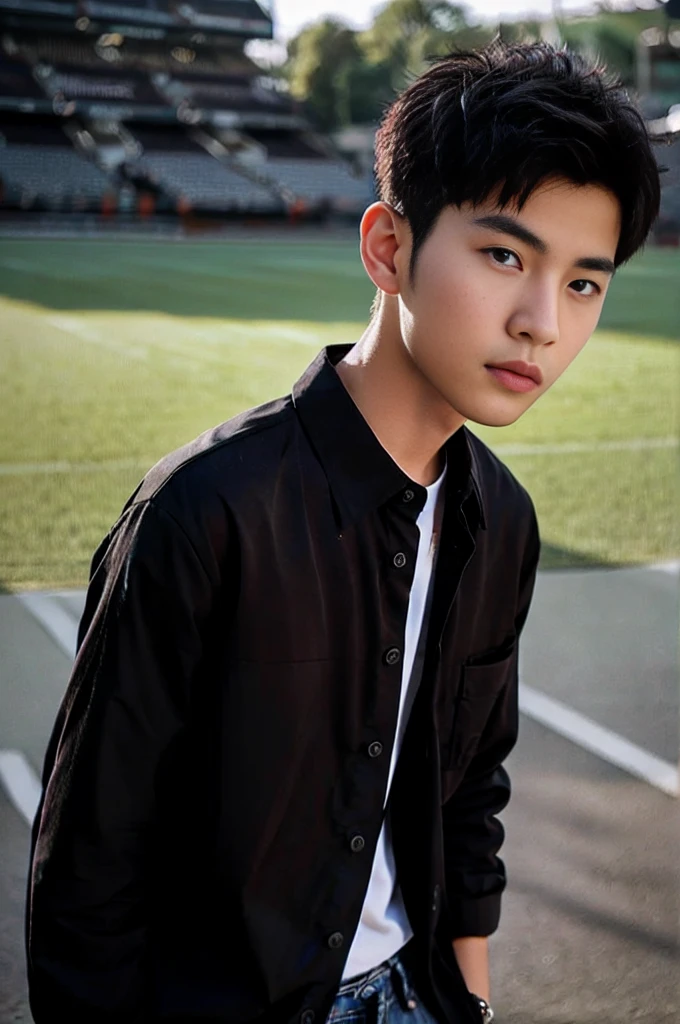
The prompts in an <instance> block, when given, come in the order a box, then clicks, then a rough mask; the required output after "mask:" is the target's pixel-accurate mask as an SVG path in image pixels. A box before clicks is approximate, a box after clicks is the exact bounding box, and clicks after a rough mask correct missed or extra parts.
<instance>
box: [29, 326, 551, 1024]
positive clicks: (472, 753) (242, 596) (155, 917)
mask: <svg viewBox="0 0 680 1024" xmlns="http://www.w3.org/2000/svg"><path fill="white" fill-rule="evenodd" d="M347 350H348V347H347V346H335V347H332V348H330V349H328V350H326V351H324V352H322V353H321V354H320V355H319V356H318V358H317V359H316V360H315V361H314V362H313V364H312V365H311V366H310V367H309V369H308V370H307V371H306V372H305V374H304V375H303V377H302V378H301V380H300V381H299V382H298V383H297V384H296V386H295V388H294V389H293V393H292V395H289V396H288V397H286V398H283V399H280V400H277V401H274V402H271V403H269V404H267V405H264V406H261V407H259V408H257V409H254V410H251V411H249V412H246V413H244V414H242V415H240V416H238V417H236V418H235V419H232V420H230V421H228V422H227V423H224V424H222V425H220V426H218V427H216V428H214V429H212V430H209V431H207V432H206V433H204V434H202V435H201V436H200V437H198V438H197V439H196V440H195V441H194V442H192V443H191V444H189V445H187V446H186V447H184V448H181V449H179V450H178V451H176V452H174V453H172V454H170V455H168V456H167V457H165V458H164V459H162V460H161V461H160V462H159V463H158V464H157V465H156V466H154V467H153V468H152V469H151V470H150V471H149V472H148V473H147V475H146V476H145V478H144V480H143V481H142V482H141V484H140V485H139V487H138V488H137V489H136V491H135V492H134V494H132V495H131V497H130V498H129V499H128V501H127V503H126V505H125V507H124V509H123V511H122V513H121V515H120V517H119V519H118V520H117V522H116V523H115V524H114V526H113V527H112V529H111V530H110V532H109V534H108V535H107V536H106V538H105V539H104V540H103V541H102V543H101V545H100V546H99V548H98V549H97V551H96V552H95V555H94V558H93V560H92V566H91V574H90V583H89V587H88V592H87V600H86V606H85V612H84V614H83V618H82V620H81V624H80V630H79V637H78V653H77V657H76V661H75V664H74V667H73V672H72V676H71V679H70V682H69V686H68V690H67V693H66V696H65V698H64V701H63V704H62V707H61V709H60V711H59V715H58V719H57V722H56V724H55V728H54V731H53V734H52V737H51V740H50V744H49V747H48V751H47V754H46V759H45V767H44V777H43V782H44V793H43V799H42V801H41V805H40V809H39V812H38V816H37V818H36V824H35V826H34V833H33V850H32V873H31V878H30V881H29V893H28V897H29V898H28V904H27V947H28V967H29V983H30V997H31V1007H32V1010H33V1014H34V1018H35V1021H36V1024H52V1022H56V1021H61V1020H68V1021H69V1024H85V1022H87V1024H100V1022H101V1024H104V1022H108V1024H113V1022H116V1024H141V1022H145V1024H146V1022H160V1021H167V1022H174V1024H179V1022H183V1024H198V1022H205V1021H213V1022H216V1021H219V1022H223V1024H240V1022H258V1024H312V1021H316V1024H322V1022H323V1021H325V1019H326V1016H327V1015H328V1012H329V1010H330V1007H331V1004H332V1001H333V997H334V995H335V992H336V991H337V988H338V986H339V984H340V980H341V977H342V971H343V965H344V962H345V960H346V957H347V954H348V951H349V948H350V945H351V939H352V937H353V935H354V933H355V931H356V928H357V925H358V921H359V916H360V913H361V909H362V905H363V900H364V896H365V893H366V889H367V885H368V881H369V877H370V873H371V866H372V860H373V854H374V851H375V847H376V843H377V840H378V836H379V833H380V828H381V824H382V818H383V802H384V797H385V791H386V784H387V776H388V769H389V764H390V755H391V751H392V746H393V742H394V738H395V728H396V722H397V712H398V706H399V693H400V683H401V653H402V650H403V646H404V633H405V625H406V613H407V606H408V598H409V592H410V588H411V584H412V580H413V572H414V567H415V558H416V551H417V544H418V528H417V526H416V520H417V517H418V514H419V512H420V511H421V509H422V507H423V504H424V501H425V494H426V492H425V488H424V487H422V486H421V485H420V484H418V483H415V482H414V481H413V480H410V479H409V478H408V476H406V474H405V473H404V472H403V471H402V470H401V469H400V468H399V467H398V466H397V465H396V463H395V462H394V461H393V459H392V458H391V457H390V455H389V454H388V453H387V452H386V451H385V449H384V448H383V447H382V446H381V445H380V443H379V442H378V440H377V439H376V437H375V436H374V434H373V433H372V431H371V430H370V429H369V427H368V425H367V424H366V422H365V420H364V419H363V417H362V416H361V414H360V413H359V411H358V409H357V408H356V406H355V405H354V403H353V401H352V399H351V398H350V396H349V395H348V393H347V391H346V390H345V388H344V386H343V384H342V382H341V381H340V378H339V377H338V375H337V373H336V371H335V369H334V366H333V364H334V363H335V362H337V361H338V360H339V359H340V358H342V356H343V355H344V354H345V352H346V351H347ZM446 456H447V464H448V472H447V476H446V483H445V488H446V494H445V514H444V522H443V526H442V534H441V545H440V550H439V555H438V560H437V567H436V572H435V579H434V591H433V601H432V606H431V612H430V618H429V626H428V634H427V644H426V650H425V661H424V669H423V677H422V681H421V683H420V687H419V690H418V694H417V697H416V700H415V702H414V705H413V708H412V711H411V715H410V719H409V723H408V727H407V730H406V734H405V737H404V743H403V747H402V751H401V754H400V757H399V761H398V764H397V768H396V771H395V776H394V781H393V785H392V788H391V791H390V798H389V802H388V808H387V813H389V814H390V815H391V825H392V835H393V844H394V851H395V859H396V865H397V874H398V879H399V883H400V885H401V889H402V892H403V896H404V901H405V906H406V910H407V913H408V916H409V920H410V923H411V926H412V928H413V931H414V937H413V939H412V940H411V942H410V943H409V944H408V949H407V955H408V956H410V958H411V961H412V967H413V970H414V972H415V975H416V978H417V980H418V984H419V986H420V989H421V995H422V997H423V999H424V1000H425V1002H426V1003H427V1004H428V1005H429V1006H430V1007H431V1009H432V1011H433V1012H434V1013H435V1014H436V1015H437V1016H438V1017H439V1018H440V1019H442V1020H446V1021H451V1022H473V1021H478V1020H479V1011H478V1010H477V1009H476V1008H475V1005H474V1003H473V1000H472V999H471V997H470V995H469V993H468V992H467V989H466V988H465V985H464V983H463V980H462V977H461V975H460V972H459V970H458V968H457V965H456V963H455V958H454V956H453V952H452V948H451V940H452V938H454V937H456V936H463V935H487V934H490V933H491V932H492V931H493V930H494V929H495V928H496V926H497V923H498V917H499V909H500V894H501V891H502V890H503V888H504V885H505V872H504V867H503V863H502V861H501V860H500V858H499V857H498V850H499V848H500V846H501V842H502V838H503V831H502V826H501V824H500V822H499V821H498V819H497V817H496V815H497V813H498V812H499V811H501V810H502V809H503V807H504V806H505V805H506V803H507V800H508V798H509V781H508V776H507V774H506V772H505V770H504V768H503V767H502V761H503V760H504V758H505V757H506V755H507V754H508V752H509V751H510V749H511V748H512V746H513V744H514V743H515V740H516V734H517V650H518V644H517V642H518V636H519V633H520V630H521V628H522V626H523V624H524V620H525V617H526V614H527V611H528V608H529V602H530V599H531V593H532V589H533V585H534V578H535V571H536V564H537V560H538V551H539V539H538V531H537V527H536V518H535V515H534V510H533V506H532V504H531V501H530V499H529V497H528V495H527V494H526V492H525V491H524V489H523V488H522V487H521V486H520V485H519V484H518V482H517V481H516V480H515V479H514V477H513V476H512V475H511V474H510V472H509V471H508V470H507V469H506V468H505V467H504V466H503V465H502V463H500V462H499V460H498V459H497V458H496V457H495V456H494V455H493V454H492V453H491V452H490V451H489V449H488V448H487V447H486V446H485V445H484V444H483V443H482V442H481V441H479V440H478V439H477V438H476V437H475V436H474V435H473V434H471V433H470V432H469V431H468V430H467V429H466V428H465V427H463V428H461V429H460V430H459V431H457V432H456V433H455V434H454V435H453V437H452V438H451V439H450V440H449V442H448V443H447V445H446Z"/></svg>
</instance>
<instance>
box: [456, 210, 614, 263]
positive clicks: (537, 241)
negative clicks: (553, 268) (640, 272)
mask: <svg viewBox="0 0 680 1024" xmlns="http://www.w3.org/2000/svg"><path fill="white" fill-rule="evenodd" d="M472 223H473V224H478V225H479V226H480V227H483V228H495V230H496V231H502V232H503V234H505V235H513V236H514V237H515V238H518V239H519V240H520V242H524V243H525V244H526V245H529V246H531V248H532V249H535V250H536V252H540V253H541V255H543V256H545V255H547V254H548V253H549V252H550V247H549V245H548V244H547V242H544V241H543V239H542V238H539V237H538V235H535V234H534V233H533V231H530V230H529V228H526V227H524V225H523V224H520V222H519V221H518V220H515V218H514V217H508V216H507V215H506V214H503V213H491V214H488V215H487V216H486V217H476V218H475V219H474V220H473V222H472ZM574 266H575V267H578V268H579V269H580V270H601V271H602V273H604V274H612V275H613V274H615V273H616V264H615V263H614V262H613V261H612V260H610V259H609V257H608V256H581V258H580V259H578V260H574Z"/></svg>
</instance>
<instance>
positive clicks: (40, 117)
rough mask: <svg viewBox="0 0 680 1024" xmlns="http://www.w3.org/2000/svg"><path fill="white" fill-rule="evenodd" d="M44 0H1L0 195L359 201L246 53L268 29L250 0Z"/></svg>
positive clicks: (229, 204) (354, 187) (364, 188)
mask: <svg viewBox="0 0 680 1024" xmlns="http://www.w3.org/2000/svg"><path fill="white" fill-rule="evenodd" d="M46 2H47V0H46ZM41 3H42V0H41ZM53 6H54V10H52V12H51V14H50V17H49V18H48V15H47V12H46V11H45V12H44V17H43V16H40V15H39V14H36V15H35V16H34V17H33V19H32V20H31V22H30V24H29V22H28V21H27V19H26V17H24V15H23V14H20V13H18V12H19V11H20V8H21V5H20V4H19V3H17V4H13V3H12V2H11V0H0V117H1V116H3V115H2V111H3V110H4V111H5V112H6V113H7V118H8V119H9V121H8V124H7V126H6V129H7V130H6V131H4V132H3V134H2V136H1V137H0V144H1V145H2V150H1V159H0V175H1V176H2V179H3V189H2V193H1V197H0V204H2V205H4V206H5V207H7V206H10V207H12V206H13V207H15V208H16V207H17V206H21V207H35V208H44V207H47V208H57V207H61V208H62V209H66V208H68V206H69V204H75V205H77V206H78V207H79V208H85V207H87V208H88V209H97V208H98V205H101V204H102V202H103V200H104V198H105V197H106V206H107V210H108V211H109V212H110V211H111V209H115V208H116V206H117V199H116V193H123V194H124V195H125V197H126V204H125V205H126V207H127V208H128V209H129V208H132V209H140V210H141V205H140V202H142V201H143V203H142V205H144V208H145V211H146V212H147V213H148V210H149V209H150V208H151V209H153V210H157V211H159V210H165V211H169V212H173V213H174V212H179V213H183V212H185V211H193V212H205V213H206V214H222V213H224V214H229V215H231V214H233V213H238V212H240V213H243V214H255V215H257V214H260V213H266V214H278V215H281V216H283V215H285V213H286V210H287V209H289V208H291V207H293V206H294V207H295V210H296V211H297V212H298V213H300V211H303V210H305V209H306V210H307V211H309V212H312V211H317V212H318V211H323V210H326V211H328V210H331V209H333V208H335V209H337V210H341V209H342V210H351V209H353V210H355V211H357V212H358V211H359V210H360V209H361V207H362V206H363V205H365V203H366V202H367V201H368V199H369V195H370V188H369V184H368V182H367V181H365V180H358V179H357V178H356V177H354V175H353V174H352V172H351V170H350V168H349V165H347V164H346V163H345V162H344V161H343V160H342V159H341V158H340V157H339V156H337V155H336V154H335V152H334V150H333V148H332V146H331V144H330V142H329V141H328V140H325V141H324V140H321V139H320V138H319V137H318V136H315V135H314V132H313V131H312V128H311V126H310V125H309V123H308V122H307V120H306V119H305V117H304V113H303V112H301V111H300V110H299V108H298V107H297V106H296V105H295V104H294V103H293V102H292V100H291V99H290V98H289V97H288V96H287V94H286V93H285V92H282V91H281V90H280V89H277V88H276V87H275V83H274V82H272V80H271V79H270V78H269V77H268V76H267V75H266V74H265V73H263V71H262V70H261V69H260V68H259V67H257V65H255V64H254V63H253V62H252V61H251V60H250V59H249V58H248V56H247V55H246V53H245V52H244V49H243V43H244V40H245V39H247V38H257V37H259V38H268V37H270V36H271V34H272V31H271V18H270V16H269V15H268V14H267V13H266V7H265V6H264V5H260V4H259V3H257V2H256V0H192V2H190V3H189V2H187V3H182V2H174V0H172V2H171V0H140V2H139V3H138V2H136V0H135V2H133V0H79V2H78V4H77V7H75V6H74V7H73V11H72V12H70V13H69V11H67V8H69V5H68V4H67V3H59V4H57V3H55V4H54V5H53ZM71 6H73V5H71ZM25 10H28V8H26V9H25ZM69 10H70V8H69ZM8 11H10V12H11V13H10V14H8V13H7V12H8ZM59 13H62V14H63V17H62V18H61V20H59V19H58V17H57V15H58V14H59ZM72 15H75V16H74V17H73V18H72ZM22 18H23V20H22ZM76 19H77V20H78V25H77V26H76V24H75V21H76ZM95 19H96V20H95ZM48 22H49V28H48ZM128 22H129V26H128V27H127V28H126V25H127V23H128ZM166 22H167V25H166V27H163V26H164V25H165V24H166ZM152 24H155V25H157V26H158V30H157V31H156V29H153V33H151V32H147V29H145V28H140V26H151V25H152ZM133 26H134V27H133ZM151 35H152V36H153V37H150V36H151ZM10 112H13V113H10ZM22 118H23V124H24V129H25V130H24V133H23V136H22V137H21V138H20V137H19V136H20V135H21V130H20V122H21V120H22ZM60 124H61V125H64V126H66V127H69V126H70V128H69V131H68V132H65V131H63V130H62V128H61V127H59V125H60ZM187 126H193V127H192V128H191V132H189V131H188V127H187ZM41 133H43V134H42V135H41ZM43 135H44V137H43ZM226 136H229V138H228V140H227V141H226V143H225V142H224V138H226ZM72 140H73V141H72ZM135 196H136V197H137V199H135ZM138 200H139V201H140V202H138Z"/></svg>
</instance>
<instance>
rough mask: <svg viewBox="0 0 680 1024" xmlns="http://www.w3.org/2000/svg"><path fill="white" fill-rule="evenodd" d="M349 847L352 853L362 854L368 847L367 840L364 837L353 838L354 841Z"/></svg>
mask: <svg viewBox="0 0 680 1024" xmlns="http://www.w3.org/2000/svg"><path fill="white" fill-rule="evenodd" d="M349 845H350V849H351V851H352V853H361V851H362V850H363V848H364V846H365V845H366V840H365V839H364V837H363V836H352V841H351V842H350V844H349Z"/></svg>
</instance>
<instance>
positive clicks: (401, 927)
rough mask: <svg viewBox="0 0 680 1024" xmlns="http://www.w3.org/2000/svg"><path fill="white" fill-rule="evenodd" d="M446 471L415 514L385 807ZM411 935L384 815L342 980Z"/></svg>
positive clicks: (410, 688) (408, 703) (416, 656)
mask: <svg viewBox="0 0 680 1024" xmlns="http://www.w3.org/2000/svg"><path fill="white" fill-rule="evenodd" d="M445 476H446V468H445V469H444V471H443V473H442V474H441V476H440V477H439V479H438V480H435V482H434V483H433V484H431V485H430V487H428V488H427V498H426V500H425V505H424V506H423V509H422V511H421V513H420V515H419V516H418V519H417V526H418V530H419V532H420V539H419V541H418V553H417V556H416V567H415V573H414V576H413V584H412V586H411V592H410V594H409V601H408V611H407V614H406V635H405V640H404V659H403V663H402V664H403V669H402V677H401V693H400V698H399V714H398V718H397V732H396V736H395V740H394V748H393V750H392V759H391V761H390V770H389V774H388V778H387V789H386V792H385V800H384V803H383V808H384V807H385V806H386V805H387V800H388V797H389V792H390V786H391V784H392V777H393V775H394V769H395V767H396V764H397V758H398V757H399V751H400V749H401V744H402V740H403V738H404V733H405V732H406V726H407V723H408V717H409V714H410V712H411V708H412V706H413V701H414V699H415V695H416V692H417V690H418V686H419V684H420V677H421V674H422V665H423V656H424V648H425V634H426V629H425V628H424V627H425V626H426V624H427V618H426V611H427V610H428V606H429V599H430V595H431V582H432V579H433V575H434V573H433V569H434V564H435V558H436V552H437V546H438V539H439V533H440V527H441V520H442V510H443V497H444V489H443V487H442V482H443V480H444V477H445ZM412 935H413V929H412V928H411V925H410V923H409V920H408V917H407V914H406V908H405V906H404V901H403V898H402V894H401V889H400V887H399V884H398V882H397V877H396V869H395V862H394V852H393V850H392V837H391V830H390V825H389V820H388V819H387V818H386V819H385V821H384V823H383V827H382V829H381V831H380V836H379V837H378V845H377V847H376V851H375V857H374V859H373V868H372V870H371V877H370V880H369V883H368V889H367V891H366V897H365V899H364V905H363V909H362V911H361V917H360V919H359V927H358V928H357V931H356V934H355V936H354V940H353V942H352V946H351V948H350V951H349V955H348V957H347V962H346V963H345V969H344V971H343V975H342V978H343V980H344V979H345V978H352V977H354V976H355V975H357V974H364V973H365V972H366V971H369V970H372V968H374V967H377V966H378V964H381V963H382V962H383V961H384V960H387V959H388V958H389V957H391V956H393V955H394V954H395V953H397V952H398V951H399V950H400V949H401V948H402V947H403V946H405V945H406V943H407V942H408V941H409V939H410V938H411V936H412Z"/></svg>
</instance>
